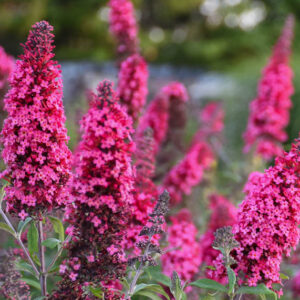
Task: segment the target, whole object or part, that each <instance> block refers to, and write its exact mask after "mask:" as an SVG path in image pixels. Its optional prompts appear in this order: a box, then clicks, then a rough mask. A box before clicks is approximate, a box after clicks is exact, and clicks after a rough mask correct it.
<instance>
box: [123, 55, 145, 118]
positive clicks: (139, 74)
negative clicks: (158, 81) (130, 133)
mask: <svg viewBox="0 0 300 300" xmlns="http://www.w3.org/2000/svg"><path fill="white" fill-rule="evenodd" d="M147 84H148V69H147V64H146V62H145V60H144V58H143V57H141V56H140V55H139V54H133V55H131V56H129V57H128V58H127V59H126V60H124V61H123V62H122V63H121V68H120V72H119V82H118V96H119V98H120V101H121V103H122V104H123V105H124V106H125V108H126V110H127V113H128V114H129V115H130V116H131V117H132V118H133V120H137V119H138V117H139V114H140V111H141V109H142V108H143V107H144V105H145V103H146V100H147V99H146V97H147V94H148V88H147Z"/></svg>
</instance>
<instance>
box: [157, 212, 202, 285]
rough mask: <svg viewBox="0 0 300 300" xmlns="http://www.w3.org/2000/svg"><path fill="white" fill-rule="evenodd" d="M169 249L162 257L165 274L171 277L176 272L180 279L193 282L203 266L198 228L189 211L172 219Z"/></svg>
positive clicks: (169, 231) (169, 230) (180, 213)
mask: <svg viewBox="0 0 300 300" xmlns="http://www.w3.org/2000/svg"><path fill="white" fill-rule="evenodd" d="M170 221H171V224H170V225H169V227H168V247H167V248H166V249H165V253H164V254H163V255H162V257H161V261H162V268H163V272H164V273H165V274H166V275H168V276H171V275H172V273H173V271H176V272H177V273H178V275H179V277H180V279H181V280H182V281H183V282H184V281H191V280H192V279H193V277H194V275H195V274H196V273H198V271H199V267H200V265H201V255H200V251H201V248H200V245H199V242H198V240H197V228H196V226H195V225H194V224H193V221H192V215H191V213H190V211H189V210H188V209H182V210H181V211H180V212H179V213H178V214H177V215H175V216H172V217H171V218H170Z"/></svg>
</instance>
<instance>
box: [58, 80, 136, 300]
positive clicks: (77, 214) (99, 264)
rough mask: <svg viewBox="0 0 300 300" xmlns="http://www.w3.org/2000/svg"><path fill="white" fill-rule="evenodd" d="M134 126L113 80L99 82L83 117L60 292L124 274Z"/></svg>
mask: <svg viewBox="0 0 300 300" xmlns="http://www.w3.org/2000/svg"><path fill="white" fill-rule="evenodd" d="M131 126H132V125H131V120H130V118H129V117H128V116H127V115H126V113H125V112H124V109H123V108H122V107H121V106H120V104H119V101H118V98H117V97H116V93H115V91H114V90H113V89H112V84H111V83H110V82H108V81H104V82H102V83H101V84H99V86H98V88H97V95H94V97H93V100H92V101H91V102H90V108H89V110H88V112H87V114H86V115H85V116H84V117H83V119H82V121H81V132H82V139H81V142H80V143H79V146H78V151H77V153H76V156H75V163H76V168H75V174H76V175H75V176H74V178H73V180H72V182H71V184H70V193H71V196H72V199H71V200H72V203H71V204H70V206H69V207H68V209H67V212H66V221H68V222H69V224H70V225H71V226H70V227H69V229H68V232H69V233H70V234H71V235H72V241H71V242H70V243H69V245H68V251H69V259H68V260H67V261H65V262H64V264H63V265H61V267H60V273H61V274H62V275H63V276H64V280H63V281H62V282H61V285H60V290H59V292H58V294H59V293H63V292H66V293H70V290H73V291H74V293H75V294H74V295H76V296H78V294H80V293H82V288H83V284H84V283H85V284H86V285H88V284H93V283H95V284H99V283H100V282H102V284H103V285H104V286H106V285H108V284H110V281H115V280H117V279H119V278H120V277H122V276H123V275H124V272H125V270H126V260H125V256H124V252H123V249H122V248H121V241H122V238H123V236H124V235H125V233H126V231H125V230H126V225H127V222H128V221H127V220H128V218H129V217H130V208H129V205H131V204H132V201H133V200H132V194H131V193H132V189H133V173H132V167H131V155H132V150H133V144H132V142H130V141H131V137H130V134H131V133H132V127H131ZM71 287H72V288H71ZM107 292H108V291H107ZM105 299H110V298H109V297H108V296H107V298H105ZM116 299H118V298H116Z"/></svg>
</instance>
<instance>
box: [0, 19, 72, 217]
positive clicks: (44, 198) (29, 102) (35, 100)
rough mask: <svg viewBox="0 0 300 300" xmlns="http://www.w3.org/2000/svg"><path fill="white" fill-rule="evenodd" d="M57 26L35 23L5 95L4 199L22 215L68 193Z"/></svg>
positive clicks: (61, 202)
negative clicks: (55, 43)
mask: <svg viewBox="0 0 300 300" xmlns="http://www.w3.org/2000/svg"><path fill="white" fill-rule="evenodd" d="M52 30H53V28H52V26H50V25H49V24H48V23H47V22H46V21H41V22H38V23H36V24H35V25H34V26H33V27H32V30H31V31H30V34H29V37H28V40H27V42H26V43H25V45H24V46H23V47H24V54H23V55H21V56H20V59H19V60H17V61H16V67H15V70H14V72H13V74H12V76H11V78H10V85H11V89H10V90H9V92H8V93H7V95H6V97H5V100H4V101H5V110H6V111H7V112H8V117H7V119H6V120H5V122H4V127H3V130H2V137H1V140H2V143H3V145H4V149H3V152H2V157H3V160H4V162H5V164H6V165H7V169H6V171H5V172H4V173H2V177H3V178H5V179H6V180H7V181H9V183H10V185H9V186H7V187H6V188H5V190H6V195H5V200H6V201H7V209H8V211H9V212H11V213H16V214H19V216H20V217H22V218H24V217H26V216H27V214H30V215H31V214H36V213H37V211H45V210H50V209H52V208H55V207H59V206H62V205H64V203H65V202H66V199H67V196H68V194H67V192H66V189H65V185H66V183H67V181H68V179H69V177H70V157H71V152H70V151H69V149H68V148H67V145H66V142H67V141H68V137H67V130H66V128H65V125H64V123H65V115H64V109H63V103H62V79H61V70H60V66H59V65H57V63H56V62H55V61H54V60H53V57H54V54H53V52H52V50H53V48H54V46H53V45H52V43H53V37H54V36H53V34H52V33H51V31H52Z"/></svg>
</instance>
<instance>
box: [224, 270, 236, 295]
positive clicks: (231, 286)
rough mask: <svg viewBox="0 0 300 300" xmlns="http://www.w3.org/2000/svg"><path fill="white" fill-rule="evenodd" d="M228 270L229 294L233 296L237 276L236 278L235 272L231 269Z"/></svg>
mask: <svg viewBox="0 0 300 300" xmlns="http://www.w3.org/2000/svg"><path fill="white" fill-rule="evenodd" d="M226 270H227V275H228V283H229V284H228V294H232V293H233V291H234V286H235V283H236V276H235V273H234V271H233V270H232V269H231V268H230V267H227V268H226Z"/></svg>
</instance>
